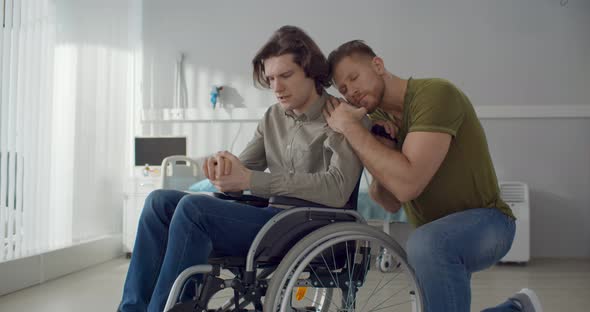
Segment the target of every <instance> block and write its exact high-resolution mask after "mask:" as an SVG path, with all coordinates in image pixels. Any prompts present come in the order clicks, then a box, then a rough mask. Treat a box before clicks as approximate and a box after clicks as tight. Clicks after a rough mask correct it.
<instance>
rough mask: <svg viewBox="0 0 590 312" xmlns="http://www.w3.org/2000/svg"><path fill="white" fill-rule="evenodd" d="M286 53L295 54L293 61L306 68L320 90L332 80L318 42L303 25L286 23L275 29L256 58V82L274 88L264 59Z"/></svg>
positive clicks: (307, 75) (307, 74)
mask: <svg viewBox="0 0 590 312" xmlns="http://www.w3.org/2000/svg"><path fill="white" fill-rule="evenodd" d="M284 54H292V55H293V62H295V63H296V64H297V65H299V66H301V67H302V68H303V71H304V72H305V75H306V77H308V78H311V79H313V80H314V81H315V88H316V91H317V93H318V94H322V93H323V90H324V89H325V88H328V87H329V86H330V85H331V84H332V82H331V77H330V68H329V67H328V62H327V61H326V57H325V56H324V54H323V53H322V51H321V50H320V48H319V47H318V45H317V44H316V43H315V42H314V41H313V40H312V39H311V38H310V37H309V36H308V35H307V34H306V33H305V32H304V31H303V30H301V29H300V28H298V27H295V26H283V27H281V28H279V29H278V30H277V31H275V32H274V34H273V35H272V36H271V37H270V39H269V40H268V41H267V42H266V44H265V45H264V46H263V47H262V48H261V49H260V50H259V51H258V53H256V56H254V59H253V60H252V66H253V67H254V72H253V77H254V84H255V85H257V86H261V87H264V88H270V83H269V81H268V79H267V78H266V75H265V74H264V60H266V59H268V58H270V57H275V56H281V55H284Z"/></svg>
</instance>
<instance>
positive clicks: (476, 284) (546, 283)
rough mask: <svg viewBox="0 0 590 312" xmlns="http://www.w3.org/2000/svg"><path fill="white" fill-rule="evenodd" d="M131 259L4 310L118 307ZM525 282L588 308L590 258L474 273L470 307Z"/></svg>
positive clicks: (10, 300)
mask: <svg viewBox="0 0 590 312" xmlns="http://www.w3.org/2000/svg"><path fill="white" fill-rule="evenodd" d="M128 265H129V260H126V259H123V258H121V259H116V260H113V261H109V262H107V263H104V264H101V265H98V266H96V267H93V268H89V269H86V270H84V271H81V272H77V273H73V274H70V275H68V276H65V277H62V278H59V279H56V280H53V281H49V282H47V283H44V284H42V285H38V286H34V287H31V288H28V289H24V290H21V291H18V292H15V293H12V294H8V295H5V296H2V297H0V311H3V312H9V311H19V312H20V311H44V312H70V311H72V312H73V311H87V312H94V311H115V310H116V306H117V303H118V301H119V299H120V296H121V289H122V285H123V280H124V278H125V273H126V272H127V267H128ZM522 287H529V288H533V289H535V291H537V294H538V295H539V297H540V298H541V301H542V303H543V306H544V309H545V311H547V312H551V311H559V312H561V311H568V312H570V311H571V312H577V311H580V312H582V311H590V260H549V259H546V260H545V259H544V260H534V261H532V262H531V263H529V264H528V265H527V266H513V265H500V266H495V267H493V268H491V269H488V270H486V271H483V272H479V273H476V274H475V275H474V276H473V280H472V292H473V304H472V311H480V310H481V309H483V308H485V307H488V306H493V305H495V304H497V303H499V302H501V301H503V300H504V299H505V298H506V297H507V296H509V295H510V294H512V293H514V292H516V291H517V290H519V289H520V288H522Z"/></svg>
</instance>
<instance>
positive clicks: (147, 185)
mask: <svg viewBox="0 0 590 312" xmlns="http://www.w3.org/2000/svg"><path fill="white" fill-rule="evenodd" d="M160 179H161V178H160V177H133V178H129V179H128V180H127V181H126V183H125V193H124V194H125V195H124V196H125V197H124V200H125V202H124V205H123V209H124V211H123V250H124V251H125V252H126V253H127V256H130V255H131V252H132V251H133V244H134V243H135V236H136V234H137V224H138V222H139V216H140V215H141V210H142V209H143V205H144V203H145V199H146V197H147V196H148V194H149V193H150V192H152V191H153V190H156V189H159V188H160V187H161V181H160Z"/></svg>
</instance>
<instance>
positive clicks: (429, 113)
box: [408, 81, 465, 137]
mask: <svg viewBox="0 0 590 312" xmlns="http://www.w3.org/2000/svg"><path fill="white" fill-rule="evenodd" d="M463 97H464V96H463V94H461V91H459V90H458V89H457V88H456V87H455V86H453V85H452V84H451V83H449V82H446V81H437V82H433V83H432V84H430V85H428V86H424V89H422V90H420V91H419V92H417V93H416V95H415V98H414V100H413V101H412V102H411V104H410V107H409V109H410V126H409V129H408V132H418V131H424V132H442V133H448V134H450V135H452V136H453V137H455V136H456V135H457V131H458V130H459V128H460V127H461V124H462V123H463V118H464V116H465V105H464V104H465V103H464V98H463Z"/></svg>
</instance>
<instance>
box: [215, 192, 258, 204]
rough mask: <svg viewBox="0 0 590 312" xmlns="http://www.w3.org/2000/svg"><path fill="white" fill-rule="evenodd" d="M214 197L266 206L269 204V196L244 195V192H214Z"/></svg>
mask: <svg viewBox="0 0 590 312" xmlns="http://www.w3.org/2000/svg"><path fill="white" fill-rule="evenodd" d="M213 197H215V198H219V199H223V200H233V201H237V202H240V203H245V204H248V205H252V206H258V207H266V206H268V198H264V197H258V196H254V195H244V194H242V193H236V192H234V193H220V192H214V193H213Z"/></svg>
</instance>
